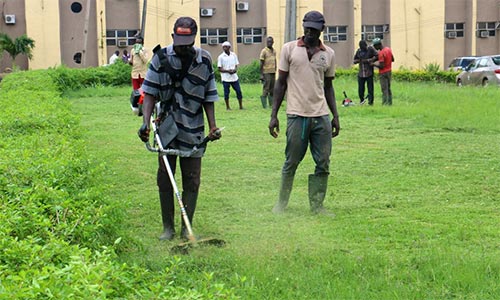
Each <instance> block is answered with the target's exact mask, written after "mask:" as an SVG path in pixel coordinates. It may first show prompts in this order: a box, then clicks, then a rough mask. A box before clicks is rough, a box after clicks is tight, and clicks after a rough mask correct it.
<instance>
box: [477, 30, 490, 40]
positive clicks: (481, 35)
mask: <svg viewBox="0 0 500 300" xmlns="http://www.w3.org/2000/svg"><path fill="white" fill-rule="evenodd" d="M479 36H480V37H482V38H487V37H489V36H490V32H489V31H488V30H481V31H479Z"/></svg>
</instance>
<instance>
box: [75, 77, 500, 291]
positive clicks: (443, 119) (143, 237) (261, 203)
mask: <svg viewBox="0 0 500 300" xmlns="http://www.w3.org/2000/svg"><path fill="white" fill-rule="evenodd" d="M334 85H335V88H336V94H337V103H340V101H341V100H342V98H343V96H342V91H343V90H345V91H346V92H347V94H348V95H349V96H350V97H351V98H352V99H353V100H355V102H358V100H357V99H356V98H357V97H355V95H356V89H357V87H356V82H355V81H354V80H349V79H347V78H340V79H338V80H335V82H334ZM243 92H244V106H245V108H246V109H245V110H243V111H240V110H237V109H234V108H236V107H237V102H236V99H235V96H234V92H233V93H232V95H231V97H232V98H231V101H232V103H231V104H232V107H233V110H232V111H226V110H225V106H224V101H223V100H221V101H220V102H218V103H217V104H216V116H217V124H218V126H219V127H225V128H226V129H225V130H224V131H223V137H222V139H220V140H219V141H216V142H213V143H211V144H210V145H209V147H208V150H207V152H206V155H205V158H204V160H203V170H202V184H201V188H200V197H199V201H198V208H197V211H196V215H195V219H194V224H193V225H194V226H193V229H194V231H195V233H196V234H197V235H201V236H211V237H216V238H220V239H224V240H225V241H226V242H227V245H226V246H225V247H223V248H217V247H198V248H195V249H193V250H192V251H191V252H190V254H189V255H184V256H181V257H180V259H181V261H182V263H181V267H177V268H178V269H176V270H175V272H173V274H175V275H173V277H172V278H166V279H165V284H167V283H170V284H174V285H179V286H184V287H192V288H197V280H198V279H199V278H203V277H206V276H213V278H214V279H213V280H214V282H217V283H222V284H224V285H225V286H226V287H231V288H234V289H235V291H236V294H238V295H239V296H240V297H241V299H498V298H499V295H500V231H499V228H500V208H499V207H500V200H499V198H500V101H499V100H500V90H499V89H498V88H496V87H490V88H484V89H483V88H474V87H470V88H469V87H464V88H457V87H454V86H452V85H442V84H432V83H400V82H394V83H393V94H394V100H393V101H394V105H393V106H392V107H383V106H381V95H380V89H379V87H378V85H377V84H376V87H375V94H376V97H375V105H374V106H373V107H369V106H359V105H356V106H353V107H347V108H346V107H342V106H340V105H339V107H338V110H339V114H340V122H341V127H342V130H341V132H340V135H339V137H337V138H335V139H334V143H333V151H332V156H331V174H330V180H329V187H328V193H327V199H326V201H325V206H326V207H327V208H329V209H330V210H332V211H334V212H335V213H336V217H335V218H328V217H324V216H312V215H311V214H310V213H309V203H308V198H307V175H308V174H309V173H312V172H313V170H314V163H313V161H312V159H311V157H310V154H307V155H306V158H305V159H304V161H303V162H302V163H301V165H300V166H299V169H298V170H297V175H296V178H295V183H294V189H293V192H292V196H291V199H290V204H289V207H288V210H287V212H286V213H285V214H283V215H274V214H272V213H271V208H272V207H273V205H274V203H275V201H276V200H277V196H278V189H279V180H280V172H281V167H282V164H283V161H284V147H285V129H286V117H285V114H284V107H283V108H282V109H281V112H280V122H281V123H280V124H281V134H280V136H279V137H278V138H277V139H273V138H272V137H271V136H270V135H269V132H268V128H267V125H268V122H269V116H270V110H269V109H266V110H265V109H262V107H261V106H260V99H259V96H260V86H259V85H243ZM129 94H130V88H129V87H124V88H103V87H97V88H94V89H86V90H81V91H77V92H72V93H70V94H68V96H69V97H70V99H71V101H72V103H73V104H74V111H75V113H76V114H78V115H81V123H82V125H83V127H84V128H86V129H87V130H88V131H87V132H86V133H85V137H86V140H87V142H88V145H89V149H90V150H91V153H93V155H94V157H95V159H96V160H97V161H102V162H104V163H105V165H106V168H105V169H106V174H105V175H106V176H105V181H106V182H105V183H106V185H107V186H108V192H109V196H110V197H111V198H112V199H114V201H116V202H117V203H121V204H122V205H121V207H122V209H123V211H124V212H125V213H126V216H127V217H126V220H125V222H124V224H123V226H122V231H123V235H124V237H125V238H124V241H123V249H122V251H123V252H122V253H121V259H122V260H123V261H124V262H126V263H128V264H139V265H143V266H146V267H148V268H150V269H151V270H152V271H156V270H163V269H166V268H169V267H170V266H171V265H172V263H171V261H172V259H173V258H172V254H171V253H170V252H169V249H170V248H171V247H172V246H174V245H176V244H177V243H179V242H180V240H179V239H178V238H176V239H175V240H174V241H172V242H160V241H158V240H157V237H158V236H159V234H160V233H161V218H160V206H159V200H158V195H157V187H156V168H157V158H156V155H155V154H153V153H150V152H148V151H147V150H146V149H145V147H144V145H143V144H142V143H141V142H140V140H139V139H138V138H137V134H136V132H137V130H138V128H139V127H140V125H141V123H142V119H140V118H138V117H135V116H133V115H132V113H131V110H130V108H129V100H128V97H129ZM176 218H177V224H180V222H179V221H180V220H179V218H180V217H178V216H176ZM178 227H180V225H179V226H178ZM177 231H178V232H179V231H180V229H179V228H177Z"/></svg>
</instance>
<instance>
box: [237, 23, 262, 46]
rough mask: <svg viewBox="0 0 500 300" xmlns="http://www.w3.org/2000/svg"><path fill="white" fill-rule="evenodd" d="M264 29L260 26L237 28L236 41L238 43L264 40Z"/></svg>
mask: <svg viewBox="0 0 500 300" xmlns="http://www.w3.org/2000/svg"><path fill="white" fill-rule="evenodd" d="M265 33H266V29H265V28H262V27H254V28H237V29H236V42H237V43H238V44H241V43H243V44H260V43H262V41H263V40H264V36H265Z"/></svg>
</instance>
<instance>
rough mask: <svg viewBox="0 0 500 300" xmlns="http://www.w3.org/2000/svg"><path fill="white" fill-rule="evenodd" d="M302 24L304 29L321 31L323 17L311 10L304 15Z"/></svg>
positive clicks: (323, 23)
mask: <svg viewBox="0 0 500 300" xmlns="http://www.w3.org/2000/svg"><path fill="white" fill-rule="evenodd" d="M302 22H303V23H302V26H304V27H309V28H314V29H317V30H323V26H324V25H325V17H323V14H322V13H320V12H319V11H316V10H311V11H310V12H308V13H306V14H305V16H304V19H303V20H302Z"/></svg>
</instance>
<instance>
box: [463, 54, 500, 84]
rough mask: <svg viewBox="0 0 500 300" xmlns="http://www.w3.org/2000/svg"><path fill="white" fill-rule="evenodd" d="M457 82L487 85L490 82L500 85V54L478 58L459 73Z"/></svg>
mask: <svg viewBox="0 0 500 300" xmlns="http://www.w3.org/2000/svg"><path fill="white" fill-rule="evenodd" d="M456 83H457V85H458V86H462V85H467V84H474V85H482V86H487V85H488V84H490V83H492V84H497V85H500V54H499V55H492V56H481V57H478V58H476V59H475V60H474V61H473V62H471V63H470V64H469V65H468V66H467V67H465V69H464V70H463V71H462V72H461V73H460V74H458V75H457V77H456Z"/></svg>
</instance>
